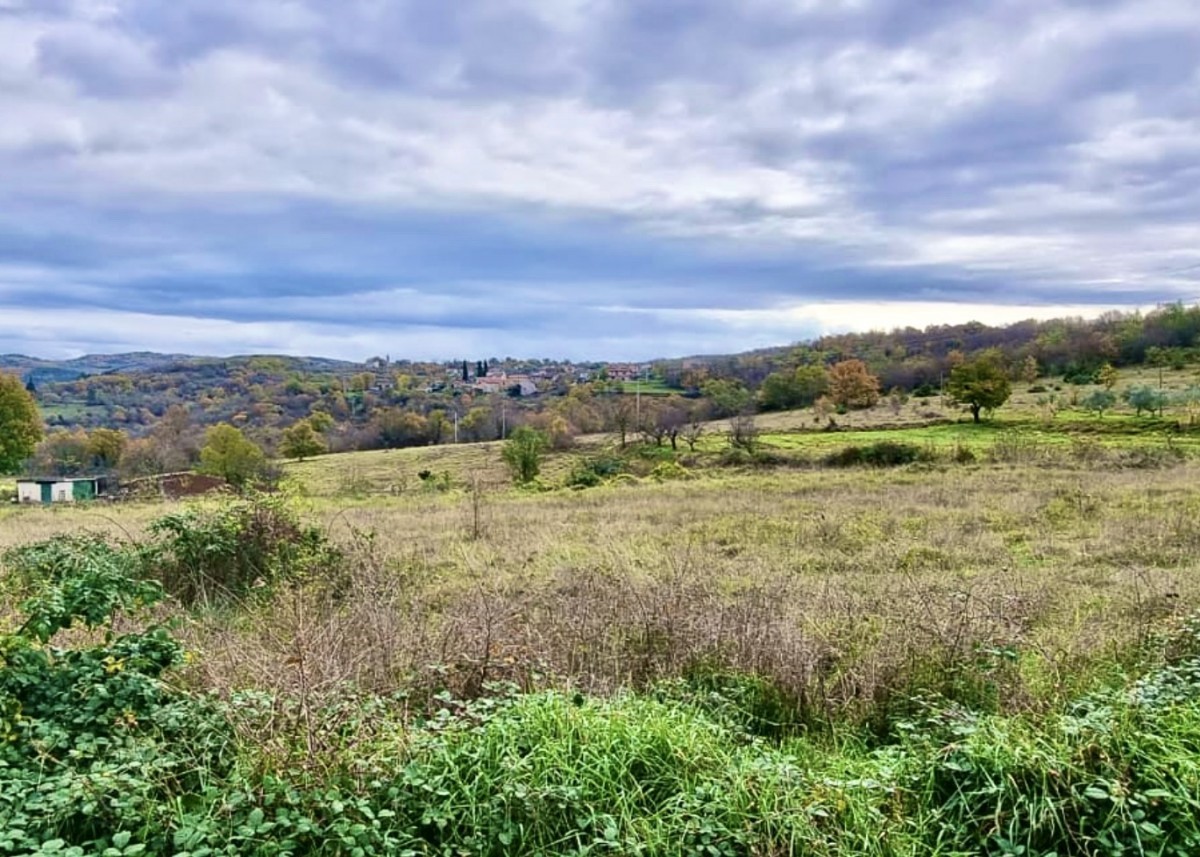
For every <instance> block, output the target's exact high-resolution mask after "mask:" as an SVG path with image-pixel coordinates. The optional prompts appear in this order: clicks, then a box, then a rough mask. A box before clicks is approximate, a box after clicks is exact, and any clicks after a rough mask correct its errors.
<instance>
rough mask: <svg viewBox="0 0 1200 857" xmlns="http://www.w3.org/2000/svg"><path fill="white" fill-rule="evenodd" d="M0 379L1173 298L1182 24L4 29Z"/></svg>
mask: <svg viewBox="0 0 1200 857" xmlns="http://www.w3.org/2000/svg"><path fill="white" fill-rule="evenodd" d="M0 116H3V117H4V120H3V121H2V122H0V175H2V176H3V181H2V182H0V351H27V352H34V353H38V354H44V355H66V354H75V353H79V352H81V351H89V350H103V351H112V350H122V349H126V348H163V349H167V350H172V351H178V350H192V351H202V352H210V353H228V352H233V351H248V350H253V351H278V350H285V351H293V352H298V351H302V352H309V353H320V354H326V355H329V356H339V357H350V358H363V357H366V356H369V355H370V354H374V353H385V352H386V353H390V354H392V355H393V356H412V357H439V358H441V357H456V356H459V355H464V354H470V355H473V354H480V353H484V354H494V355H504V354H514V355H515V354H523V355H536V356H543V355H544V356H566V357H576V358H587V357H607V358H614V359H615V358H641V357H650V356H656V355H662V354H683V353H697V352H711V351H723V350H737V349H743V348H752V347H758V346H762V345H766V344H781V343H786V342H788V341H791V340H795V339H798V338H803V337H808V336H812V335H815V334H817V333H819V332H821V331H825V330H833V329H837V330H844V329H853V328H861V327H864V326H891V325H893V324H910V323H911V324H917V325H921V324H925V323H930V322H941V321H947V320H961V321H965V320H968V319H969V318H972V317H974V318H979V319H980V320H983V321H994V320H1000V319H1015V318H1023V317H1030V316H1041V317H1047V316H1051V315H1056V314H1060V313H1061V312H1063V311H1070V312H1078V313H1082V314H1088V313H1098V312H1101V311H1103V310H1105V309H1109V308H1112V307H1136V306H1147V305H1153V304H1155V303H1158V302H1163V301H1169V300H1176V299H1183V300H1195V299H1197V298H1198V297H1200V214H1198V212H1200V15H1198V14H1197V12H1196V8H1195V4H1194V2H1192V0H1136V2H1135V0H1103V2H1100V0H1091V2H1066V0H1036V2H1035V0H999V1H998V2H994V3H989V4H985V5H983V6H980V5H978V4H948V3H938V2H927V3H919V2H918V3H914V2H911V0H842V2H832V0H829V1H828V2H827V0H822V2H816V0H789V2H777V0H770V1H768V0H746V2H742V3H736V4H733V3H728V2H724V0H688V2H683V0H654V2H640V0H538V2H534V0H456V2H454V3H436V4H435V3H428V2H423V0H391V2H380V0H342V2H339V3H337V4H331V3H326V2H321V0H173V2H171V3H162V2H159V0H0Z"/></svg>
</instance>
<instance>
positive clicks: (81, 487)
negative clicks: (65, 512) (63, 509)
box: [71, 480, 96, 500]
mask: <svg viewBox="0 0 1200 857" xmlns="http://www.w3.org/2000/svg"><path fill="white" fill-rule="evenodd" d="M71 495H72V496H73V497H74V498H75V499H76V500H94V499H96V483H95V482H92V481H90V480H84V481H83V482H73V483H72V484H71Z"/></svg>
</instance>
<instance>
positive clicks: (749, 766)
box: [0, 402, 1200, 857]
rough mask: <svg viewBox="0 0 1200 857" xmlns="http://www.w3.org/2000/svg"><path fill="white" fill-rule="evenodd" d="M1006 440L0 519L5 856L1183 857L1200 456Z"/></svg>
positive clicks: (1054, 429)
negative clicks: (881, 454)
mask: <svg viewBox="0 0 1200 857" xmlns="http://www.w3.org/2000/svg"><path fill="white" fill-rule="evenodd" d="M1015 404H1016V406H1015V407H1014V408H1012V410H1011V412H1010V413H1008V414H1003V412H1002V413H1001V414H998V415H997V420H996V421H995V422H993V423H991V424H985V425H982V426H975V425H971V424H968V423H965V422H956V421H953V420H954V419H955V418H957V417H958V415H957V414H953V413H939V414H938V415H937V418H936V419H934V418H923V417H921V414H920V412H918V411H916V410H915V409H910V408H909V405H907V404H906V405H905V409H906V410H907V413H908V414H910V415H911V417H912V424H910V425H904V424H901V425H899V426H893V427H892V428H886V429H885V428H882V427H881V426H883V425H887V424H889V423H891V422H895V421H896V416H897V415H896V414H895V413H894V412H892V411H891V410H890V409H887V410H885V409H884V408H882V407H881V408H877V409H875V412H872V413H870V414H865V415H863V414H855V415H851V416H850V419H849V420H845V421H843V422H850V423H854V422H857V423H858V424H857V425H851V426H850V428H851V429H853V430H850V431H844V430H843V431H821V430H819V429H820V427H819V426H814V425H813V422H812V416H813V415H812V414H811V413H806V412H797V413H792V414H782V415H771V416H763V417H760V418H759V427H760V429H761V430H762V434H761V436H760V437H759V439H758V444H757V446H756V448H754V449H753V450H750V451H745V450H739V451H738V454H736V455H734V454H731V453H730V451H729V449H728V442H727V440H726V439H725V437H724V434H723V432H724V426H723V424H720V423H714V424H712V425H711V426H710V427H709V430H708V431H707V433H706V435H705V436H704V437H703V438H702V441H701V443H699V444H698V445H697V449H696V450H695V451H694V452H693V451H690V450H687V449H686V448H684V447H683V445H682V444H681V449H680V450H679V451H677V452H676V451H672V450H670V449H669V447H666V446H664V447H637V446H633V447H630V448H629V449H626V450H619V449H616V448H615V445H614V441H613V440H612V438H606V437H591V438H585V439H582V441H581V442H580V444H579V446H578V447H577V448H575V449H573V450H569V451H565V452H559V453H553V454H552V455H551V456H550V457H549V459H548V460H547V461H546V462H545V464H544V466H543V469H542V474H541V476H540V478H539V481H538V483H537V484H535V485H534V486H533V487H531V488H526V489H518V488H515V487H513V486H512V485H511V480H510V479H509V477H508V473H507V470H506V468H505V466H504V463H503V461H502V460H501V457H500V444H471V445H462V446H454V447H435V448H428V449H410V450H397V451H391V452H371V453H350V454H344V455H329V456H322V457H319V458H316V459H312V460H309V461H304V462H299V463H292V464H288V465H286V479H285V482H284V487H283V489H282V491H281V493H280V494H279V495H276V496H274V497H271V498H249V499H237V498H227V499H213V500H208V501H204V502H202V503H200V504H198V505H197V504H191V505H183V504H169V503H141V504H125V505H101V504H97V505H91V506H86V507H78V508H70V509H63V508H16V507H11V508H4V509H2V510H0V551H6V553H5V554H4V556H5V559H4V563H5V576H4V582H5V586H4V592H5V595H4V601H3V604H4V607H3V612H4V615H5V616H6V617H7V619H6V620H5V621H4V627H5V628H6V634H5V636H4V649H3V651H4V652H5V655H4V657H5V658H6V659H7V661H6V663H7V666H6V667H5V676H6V677H5V679H4V681H2V682H0V703H4V702H5V700H8V699H18V698H19V699H20V700H21V702H22V706H21V708H20V710H17V709H14V708H12V707H11V706H10V707H9V708H5V707H4V706H3V705H0V712H3V718H4V719H3V720H2V721H0V725H2V726H3V728H4V729H5V730H6V734H7V735H8V736H9V741H8V743H7V744H6V745H5V746H6V749H4V750H3V751H2V752H0V762H2V763H3V764H4V765H5V766H6V770H7V771H9V772H10V774H11V776H10V777H9V784H8V785H7V786H3V785H0V821H3V824H0V827H4V828H5V829H6V830H8V831H10V832H9V833H5V834H0V854H32V853H76V854H93V853H94V854H105V855H107V854H110V853H112V854H124V853H130V854H136V853H164V854H165V853H186V854H192V855H208V854H217V853H230V854H242V853H245V854H284V853H289V854H309V853H311V854H341V853H344V854H363V855H366V854H413V855H416V854H489V855H490V854H497V855H498V854H547V855H550V854H689V855H691V854H695V855H701V854H710V855H725V854H728V855H768V854H780V855H781V854H793V853H796V854H799V853H804V854H830V855H832V854H838V855H859V854H862V855H919V854H921V855H923V854H945V855H951V854H956V855H966V854H988V855H1000V854H1003V855H1039V857H1045V855H1049V854H1059V855H1065V854H1105V855H1110V854H1111V855H1117V854H1188V853H1195V852H1196V850H1197V849H1200V824H1198V823H1197V821H1196V819H1197V818H1198V817H1200V803H1198V802H1197V795H1198V794H1200V753H1198V752H1197V751H1198V750H1200V692H1198V691H1200V661H1198V660H1197V657H1198V656H1200V625H1198V624H1197V622H1196V621H1195V620H1194V619H1193V618H1191V617H1193V616H1194V611H1195V610H1196V608H1197V606H1200V576H1198V571H1200V568H1198V566H1200V559H1198V558H1197V557H1198V555H1200V551H1198V549H1200V495H1198V494H1197V491H1196V489H1195V485H1196V483H1197V479H1198V478H1200V458H1197V457H1196V456H1195V454H1194V435H1192V434H1191V432H1190V431H1188V430H1186V428H1185V427H1183V428H1179V429H1172V428H1171V427H1170V425H1169V424H1168V422H1167V421H1161V422H1160V421H1156V420H1148V419H1143V420H1138V419H1135V418H1134V417H1132V416H1130V415H1126V414H1120V413H1117V414H1112V415H1107V416H1105V417H1104V419H1103V420H1100V419H1096V418H1091V419H1088V418H1086V417H1085V416H1083V415H1079V414H1071V415H1069V416H1068V415H1066V414H1059V415H1058V416H1056V417H1055V419H1054V420H1052V421H1049V420H1042V419H1039V418H1038V417H1037V416H1036V415H1035V413H1034V410H1035V409H1036V405H1034V404H1032V403H1028V404H1023V403H1021V402H1017V403H1015ZM913 407H914V408H915V403H913ZM921 407H923V408H926V409H928V408H929V407H930V405H929V403H922V404H921ZM901 416H905V414H902V415H901ZM838 420H839V421H841V418H840V417H839V418H838ZM920 420H924V422H920ZM800 426H803V427H804V428H805V429H806V430H805V431H802V432H801V431H796V430H795V429H796V428H797V427H800ZM840 428H845V426H844V425H843V426H840ZM880 443H891V444H901V445H907V447H909V448H911V449H912V450H915V451H916V452H915V453H914V456H913V457H912V459H911V460H909V459H908V458H905V459H904V460H905V461H906V462H907V463H901V464H900V465H899V466H886V467H885V466H863V465H856V466H844V465H845V464H846V462H847V461H851V460H854V461H857V460H859V459H858V458H852V457H851V458H848V457H847V456H845V455H843V454H841V453H842V452H844V450H845V449H846V448H847V447H852V446H853V447H857V448H860V449H870V448H874V447H875V445H878V444H880ZM614 460H616V461H618V462H619V463H620V472H616V473H609V475H606V476H605V478H603V479H599V480H597V481H596V484H593V487H587V488H578V487H577V488H569V487H563V486H564V485H565V484H567V483H569V482H572V480H575V481H576V484H578V480H576V479H575V474H577V473H578V472H579V471H580V469H581V468H586V467H589V466H592V467H595V466H597V465H596V462H607V463H608V464H611V462H612V461H614ZM888 462H889V463H895V462H894V461H892V460H891V459H888ZM608 464H606V465H605V466H606V467H608ZM607 472H608V471H606V473H607ZM589 484H592V483H589ZM164 522H165V523H164ZM83 532H87V533H92V534H95V538H93V539H91V540H90V541H89V540H84V541H78V540H74V541H72V540H70V539H64V538H63V537H64V536H68V535H73V536H76V537H77V536H78V535H79V534H80V533H83ZM31 544H33V545H39V544H40V547H38V548H37V549H36V550H34V551H32V552H31V551H29V550H28V549H26V550H24V551H22V550H20V548H21V546H28V545H31ZM12 549H18V550H16V551H15V552H14V551H13V550H12ZM46 557H50V558H52V559H53V560H54V562H50V561H49V560H47V559H46ZM55 563H58V564H59V566H61V567H63V568H67V567H69V568H71V569H76V570H77V574H75V575H74V576H67V575H65V574H58V575H57V576H56V573H55V572H54V571H53V570H52V569H53V567H58V566H55ZM48 569H49V570H48ZM72 581H75V582H72ZM130 581H134V582H133V583H131V582H130ZM181 581H182V583H181ZM198 581H199V583H200V584H203V585H198V584H197V582H198ZM147 583H152V584H154V586H157V587H162V588H163V589H164V590H165V593H166V596H167V597H166V598H165V599H164V600H161V601H158V602H157V603H154V602H155V601H156V598H155V597H153V592H152V591H151V590H147V589H145V588H144V587H145V586H146V585H147ZM184 583H186V585H184ZM139 587H141V588H139ZM122 593H124V594H122ZM97 605H99V606H97ZM139 605H141V606H139ZM55 617H58V618H55ZM64 617H65V618H64ZM35 620H36V621H35ZM60 620H61V621H60ZM81 625H92V626H94V627H95V631H94V632H92V633H88V632H87V631H86V629H84V628H82V627H80V626H81ZM40 627H46V628H48V629H49V630H50V633H49V635H48V636H46V638H45V639H44V640H42V639H41V638H40V637H38V636H37V635H36V633H35V631H36V629H37V628H40ZM106 628H107V629H108V630H109V632H110V633H107V634H106V633H105V629H106ZM31 629H32V630H31ZM31 635H32V636H31ZM48 645H49V646H53V647H56V648H55V649H54V650H53V655H52V656H45V653H46V652H47V651H51V650H48V649H47V648H46V646H48ZM172 646H175V647H178V651H176V649H174V648H172ZM56 683H57V684H56ZM41 686H55V687H59V688H60V689H61V688H70V689H71V693H73V694H75V695H76V697H77V698H79V699H87V700H89V701H88V703H87V704H86V705H85V706H83V709H82V710H84V711H85V712H86V714H87V717H91V718H92V719H90V720H88V719H86V718H85V717H84V716H83V715H80V714H79V713H78V710H76V709H74V708H72V709H71V710H70V712H67V711H64V710H63V709H62V708H61V706H60V707H56V705H55V703H53V701H52V700H51V699H50V698H49V697H46V696H39V695H38V693H37V688H38V687H41ZM6 694H7V696H6ZM93 715H94V716H93ZM151 759H152V760H154V761H153V762H150V761H147V760H151ZM139 760H141V761H139ZM139 765H142V766H143V767H141V768H139V767H138V766H139ZM29 795H37V797H36V799H30V797H29ZM84 804H86V805H87V806H89V807H91V810H90V813H91V814H90V815H89V816H88V817H89V818H91V819H93V820H92V821H88V820H86V819H84V818H83V817H82V816H81V815H80V812H79V809H78V808H79V806H81V805H84ZM95 819H99V821H95ZM13 831H15V832H13ZM139 846H140V847H139ZM71 849H76V850H74V851H72V850H71ZM129 849H133V850H129Z"/></svg>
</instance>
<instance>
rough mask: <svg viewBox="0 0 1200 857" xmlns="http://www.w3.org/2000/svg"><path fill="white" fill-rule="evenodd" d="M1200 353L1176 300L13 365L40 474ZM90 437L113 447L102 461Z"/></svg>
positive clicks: (595, 427) (439, 438)
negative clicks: (714, 346)
mask: <svg viewBox="0 0 1200 857" xmlns="http://www.w3.org/2000/svg"><path fill="white" fill-rule="evenodd" d="M1198 354H1200V306H1185V305H1183V304H1179V303H1176V304H1169V305H1165V306H1162V307H1160V308H1158V309H1156V310H1154V311H1152V312H1148V313H1122V312H1109V313H1105V314H1104V315H1102V316H1100V317H1098V318H1095V319H1082V318H1065V319H1055V320H1051V321H1033V320H1030V321H1023V322H1018V323H1016V324H1011V325H1006V326H990V325H987V324H983V323H980V322H970V323H967V324H958V325H936V326H929V327H926V328H924V329H916V328H911V327H910V328H898V329H894V330H891V331H870V332H863V333H845V334H836V335H829V336H823V337H820V338H818V339H816V340H812V341H808V342H801V343H796V344H793V345H791V346H786V347H779V348H771V349H763V350H757V351H750V352H745V353H741V354H734V355H716V356H700V357H688V358H678V359H661V360H655V361H651V362H648V363H644V364H606V363H572V362H569V361H554V360H517V359H513V358H506V359H498V358H490V359H485V360H474V359H472V360H455V361H447V362H445V363H428V362H426V363H422V362H412V361H392V360H391V359H389V358H385V357H374V358H372V359H370V360H368V361H366V362H364V363H361V364H354V363H343V362H338V361H327V360H320V359H314V358H298V357H283V356H249V357H236V358H228V359H214V358H194V357H173V356H163V357H162V358H161V360H159V361H158V362H155V361H154V360H153V359H152V356H147V355H134V357H136V358H137V361H136V363H135V364H134V365H135V367H137V368H132V369H128V368H127V369H114V370H110V371H102V372H98V373H96V374H84V375H81V376H79V377H74V378H72V379H70V380H57V381H56V380H50V381H43V382H40V383H39V381H38V378H45V377H50V378H53V377H55V371H67V369H59V370H56V369H55V366H54V365H53V364H51V363H48V362H46V361H37V362H36V366H35V364H33V363H30V362H28V361H26V363H24V364H21V363H19V362H18V363H14V361H13V358H12V357H11V356H10V357H9V358H6V361H7V363H8V364H9V365H10V366H19V365H24V366H26V367H34V368H28V370H27V372H26V374H25V378H26V380H27V388H28V389H29V390H30V391H31V392H32V393H33V395H34V396H35V398H36V400H37V403H38V406H39V408H40V410H41V413H42V416H43V419H44V420H45V423H46V425H47V427H48V429H49V430H50V434H49V435H48V437H47V440H46V441H44V442H43V445H42V447H41V450H40V453H39V456H38V457H37V458H36V459H35V460H34V461H33V462H31V463H30V469H32V470H37V471H39V472H51V471H53V472H59V473H64V474H72V473H79V472H87V471H89V470H94V469H97V468H102V469H112V468H114V467H117V466H118V465H121V467H122V470H123V473H124V475H128V476H136V475H145V474H147V473H153V472H164V471H169V470H173V469H184V468H187V467H190V466H192V465H194V464H195V463H196V461H197V460H198V456H199V451H200V449H201V447H202V444H203V436H204V432H205V431H206V430H207V429H208V428H210V427H212V426H215V425H219V424H228V425H231V426H234V427H236V428H237V429H238V430H239V431H242V432H244V433H245V434H246V435H247V436H248V437H250V438H251V439H252V440H253V442H254V443H255V444H257V445H258V446H260V447H261V448H263V449H265V450H266V451H267V452H268V453H279V452H280V451H281V449H284V448H285V446H286V442H287V435H288V432H289V431H291V432H292V433H293V434H297V433H300V432H305V433H308V432H309V429H310V428H311V430H312V431H311V433H312V434H314V435H316V437H315V438H312V439H308V440H307V441H306V445H305V446H303V447H302V448H303V449H304V450H307V451H309V452H314V451H321V452H323V451H348V450H363V449H380V448H396V447H405V446H422V445H431V444H433V445H436V444H441V443H448V442H454V441H457V442H470V441H486V440H494V439H498V438H501V437H503V436H505V435H506V434H507V433H508V432H509V431H511V430H512V428H514V427H515V426H518V425H522V424H531V425H533V426H534V427H536V428H539V429H541V430H543V431H544V432H546V433H547V435H548V436H549V437H551V438H552V439H553V440H554V442H555V443H557V444H560V445H561V444H565V443H569V441H570V438H572V437H574V436H575V435H579V434H588V433H595V432H601V431H608V432H618V433H620V434H621V436H622V437H624V436H625V435H626V434H627V433H637V432H643V433H647V434H649V435H650V436H651V437H652V438H653V439H654V440H655V441H656V442H658V443H662V442H663V441H664V438H669V439H670V440H671V442H672V443H675V442H676V441H677V439H678V437H679V436H680V435H681V434H683V433H685V430H686V427H687V426H689V425H692V426H695V425H697V424H698V423H700V422H702V421H705V420H711V419H720V418H724V417H729V416H733V415H736V414H745V413H752V412H754V411H756V410H758V411H768V410H780V409H790V408H796V407H807V406H809V405H812V404H814V403H815V402H818V401H823V400H826V399H828V398H830V397H829V395H828V394H829V393H830V375H829V373H830V369H831V367H835V366H838V365H839V364H840V365H843V366H844V365H846V364H849V363H850V362H851V361H861V363H862V364H863V369H864V370H865V373H866V377H867V378H868V379H869V380H868V386H867V387H866V388H865V389H864V391H862V392H861V393H860V394H847V395H844V396H843V398H841V399H838V398H837V397H836V396H834V397H832V401H830V402H829V404H828V408H829V409H830V410H832V409H834V408H845V407H856V406H860V405H869V404H873V403H874V402H875V401H877V400H878V398H879V396H881V395H886V394H889V393H891V394H893V395H909V394H914V393H915V394H916V395H918V396H921V395H932V394H935V393H936V392H939V391H941V390H942V389H943V386H944V384H945V382H946V379H947V377H948V375H949V373H950V372H951V371H952V369H953V368H954V367H955V366H957V365H960V364H962V363H963V362H964V361H973V360H978V359H979V358H980V357H984V356H986V358H987V359H988V361H990V363H992V364H994V365H996V366H999V367H1001V368H1002V371H1003V372H1005V373H1007V375H1008V376H1009V377H1010V378H1011V379H1012V381H1014V382H1020V381H1026V382H1031V381H1032V379H1034V378H1037V377H1046V376H1052V377H1055V378H1061V380H1062V382H1063V383H1066V384H1078V385H1083V384H1091V383H1095V382H1096V381H1097V380H1098V378H1099V377H1100V374H1101V373H1102V372H1103V371H1104V370H1105V368H1106V367H1122V366H1135V365H1152V366H1160V367H1166V368H1170V367H1176V368H1178V367H1181V366H1183V365H1185V364H1187V363H1189V362H1192V361H1194V360H1195V359H1196V358H1197V356H1198ZM97 360H100V358H97ZM107 361H108V362H107V363H105V362H104V360H101V361H100V362H99V363H98V364H97V363H96V360H93V361H92V363H91V364H88V363H86V361H85V362H80V361H75V362H74V363H73V365H72V367H70V368H71V370H72V371H80V367H81V366H83V365H93V364H95V365H101V366H103V365H121V364H120V362H119V361H117V360H116V359H115V358H108V359H107ZM47 373H49V374H47ZM642 393H644V395H639V394H642ZM856 395H857V398H856V397H855V396H856ZM642 400H645V401H644V402H643V401H642ZM1151 410H1153V409H1151ZM97 430H101V434H100V435H98V436H97V437H98V438H99V440H98V441H97V440H96V439H94V438H92V435H93V434H94V433H95V432H96V431H97ZM111 432H116V433H119V437H118V438H116V439H114V436H113V435H112V434H111ZM97 446H100V447H103V448H104V449H105V450H106V452H105V454H103V455H97V454H95V449H96V447H97ZM118 448H119V452H114V449H118Z"/></svg>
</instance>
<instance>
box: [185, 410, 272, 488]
mask: <svg viewBox="0 0 1200 857" xmlns="http://www.w3.org/2000/svg"><path fill="white" fill-rule="evenodd" d="M266 467H267V457H266V456H265V455H264V454H263V451H262V450H261V449H260V448H259V447H258V444H256V443H255V442H254V441H252V440H250V438H248V437H246V436H245V435H244V434H242V433H241V431H239V430H238V429H236V428H234V427H233V426H231V425H230V424H229V423H220V424H218V425H215V426H213V427H212V428H210V429H209V430H208V431H207V432H205V433H204V447H203V448H202V449H201V450H200V467H199V471H200V472H201V473H206V474H208V475H209V476H219V477H221V478H222V479H224V480H225V481H226V482H228V483H229V484H230V485H233V486H234V487H236V488H242V487H244V486H245V485H246V484H247V483H249V482H250V481H251V480H252V479H254V478H255V477H257V476H260V475H262V474H263V473H264V472H265V471H266Z"/></svg>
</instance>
